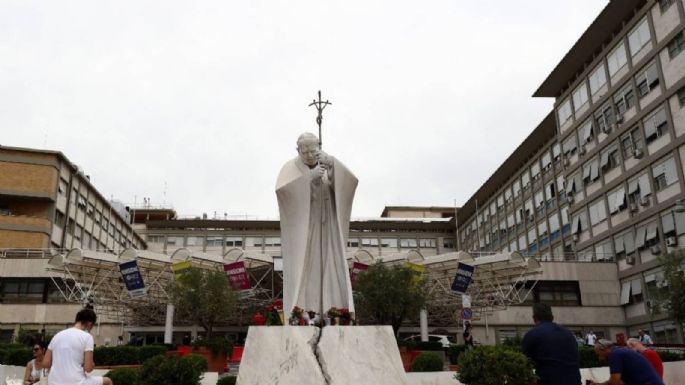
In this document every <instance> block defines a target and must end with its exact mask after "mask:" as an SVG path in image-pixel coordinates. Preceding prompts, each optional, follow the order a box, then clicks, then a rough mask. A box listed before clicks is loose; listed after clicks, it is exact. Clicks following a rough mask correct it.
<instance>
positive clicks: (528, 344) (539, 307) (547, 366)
mask: <svg viewBox="0 0 685 385" xmlns="http://www.w3.org/2000/svg"><path fill="white" fill-rule="evenodd" d="M553 321H554V316H553V315H552V308H551V307H550V306H549V305H547V304H544V303H536V304H534V305H533V322H534V323H535V327H533V328H532V329H530V330H529V331H528V332H527V333H526V334H525V335H524V336H523V341H522V343H521V350H522V351H523V354H525V355H526V356H528V357H529V358H530V359H531V360H533V362H534V363H535V374H536V375H537V376H538V378H539V380H538V385H579V384H580V355H579V353H578V343H577V342H576V337H575V336H574V335H573V333H571V331H570V330H568V329H566V328H565V327H563V326H561V325H558V324H556V323H554V322H553Z"/></svg>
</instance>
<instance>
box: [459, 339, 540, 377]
mask: <svg viewBox="0 0 685 385" xmlns="http://www.w3.org/2000/svg"><path fill="white" fill-rule="evenodd" d="M455 378H456V379H458V380H459V382H461V383H462V384H469V385H502V384H507V385H530V384H533V383H535V381H536V377H535V374H533V363H532V362H531V361H530V360H528V357H526V356H525V355H523V353H519V352H516V351H513V350H511V349H509V348H507V347H502V346H478V347H476V348H473V349H471V350H469V351H468V352H466V353H464V354H461V355H460V357H459V372H458V373H457V374H456V376H455Z"/></svg>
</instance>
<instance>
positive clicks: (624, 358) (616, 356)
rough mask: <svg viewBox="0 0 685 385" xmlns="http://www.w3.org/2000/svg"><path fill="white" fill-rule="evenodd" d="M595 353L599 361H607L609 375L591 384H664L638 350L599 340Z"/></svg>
mask: <svg viewBox="0 0 685 385" xmlns="http://www.w3.org/2000/svg"><path fill="white" fill-rule="evenodd" d="M595 353H596V354H597V357H599V359H600V361H609V373H610V377H609V380H607V381H605V382H602V383H598V382H594V381H592V382H591V384H592V385H621V384H625V385H664V382H663V381H662V380H661V378H660V377H659V375H658V374H657V372H656V370H654V367H653V366H652V365H651V364H650V363H649V361H647V359H646V358H645V357H643V356H642V354H640V353H638V352H634V351H632V350H630V349H628V348H621V347H618V346H614V343H613V342H611V341H607V340H599V341H597V343H595Z"/></svg>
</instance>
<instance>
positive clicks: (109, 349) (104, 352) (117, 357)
mask: <svg viewBox="0 0 685 385" xmlns="http://www.w3.org/2000/svg"><path fill="white" fill-rule="evenodd" d="M140 349H141V348H140V347H137V346H101V347H97V348H95V350H94V351H93V360H94V361H95V365H98V366H115V365H138V364H140V358H139V356H138V352H139V351H140Z"/></svg>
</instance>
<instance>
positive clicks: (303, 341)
mask: <svg viewBox="0 0 685 385" xmlns="http://www.w3.org/2000/svg"><path fill="white" fill-rule="evenodd" d="M291 384H292V385H309V384H311V385H386V384H387V385H406V384H407V378H406V376H405V373H404V369H403V367H402V361H401V359H400V353H399V350H398V349H397V342H396V340H395V337H394V335H393V333H392V328H391V327H390V326H327V327H325V328H323V332H322V333H321V332H320V329H319V328H316V327H310V326H270V327H267V326H253V327H250V329H249V331H248V334H247V341H246V342H245V350H244V352H243V357H242V360H241V363H240V371H239V374H238V385H291Z"/></svg>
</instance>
